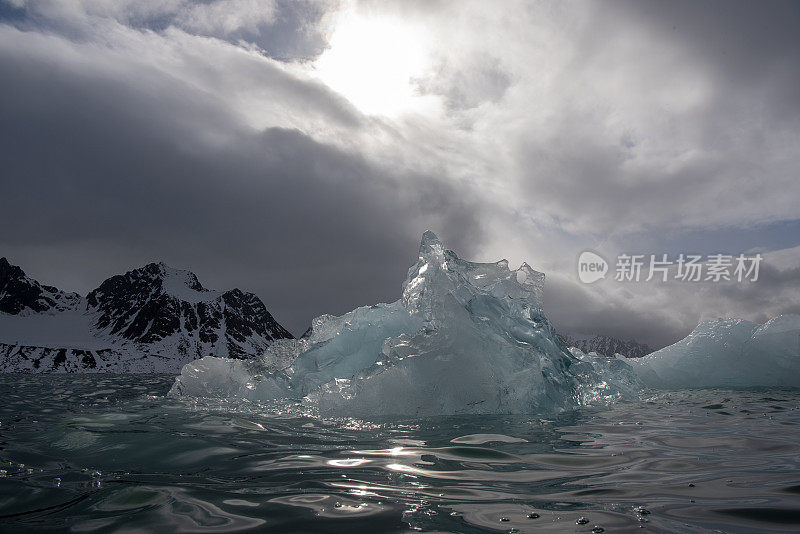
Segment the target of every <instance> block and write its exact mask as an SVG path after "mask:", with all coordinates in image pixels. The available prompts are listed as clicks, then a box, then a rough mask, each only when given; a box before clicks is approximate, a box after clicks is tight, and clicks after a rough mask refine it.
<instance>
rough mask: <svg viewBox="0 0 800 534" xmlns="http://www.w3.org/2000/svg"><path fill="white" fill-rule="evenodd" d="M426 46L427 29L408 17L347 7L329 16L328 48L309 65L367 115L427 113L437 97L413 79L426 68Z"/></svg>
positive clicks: (428, 66)
mask: <svg viewBox="0 0 800 534" xmlns="http://www.w3.org/2000/svg"><path fill="white" fill-rule="evenodd" d="M430 47H431V36H430V34H429V33H428V32H427V31H425V29H424V28H421V27H419V26H415V25H414V24H413V23H410V22H409V21H407V20H401V19H399V18H390V17H386V16H374V15H368V14H361V13H358V12H357V11H355V10H354V9H347V10H344V11H342V12H340V13H338V14H337V15H336V16H335V18H334V19H333V21H332V26H331V34H330V37H329V47H328V49H327V50H325V52H323V53H322V55H320V57H319V58H317V60H316V61H315V62H314V64H313V66H312V68H313V73H314V74H315V75H316V76H317V77H318V78H319V79H320V80H322V81H323V82H324V83H325V84H326V85H327V86H328V87H330V88H331V89H333V90H334V91H336V92H338V93H340V94H341V95H342V96H344V97H345V98H347V99H348V100H349V101H350V102H351V103H352V104H353V105H355V106H356V107H357V108H358V109H359V110H361V111H362V112H364V113H366V114H369V115H384V116H389V117H395V116H398V115H401V114H404V113H410V112H417V113H431V112H434V111H435V109H436V106H437V104H438V99H437V98H436V97H434V96H430V95H422V94H420V92H419V90H418V88H417V86H416V83H415V80H418V79H420V78H422V77H424V76H426V75H428V74H429V73H430V69H431V48H430Z"/></svg>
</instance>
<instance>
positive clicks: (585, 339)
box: [559, 333, 652, 358]
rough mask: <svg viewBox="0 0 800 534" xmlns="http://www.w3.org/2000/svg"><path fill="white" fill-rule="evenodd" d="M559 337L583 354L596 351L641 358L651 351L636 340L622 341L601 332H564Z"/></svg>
mask: <svg viewBox="0 0 800 534" xmlns="http://www.w3.org/2000/svg"><path fill="white" fill-rule="evenodd" d="M559 337H560V338H561V340H562V341H563V342H564V343H565V344H566V345H567V346H568V347H576V348H578V349H580V350H581V352H583V353H584V354H589V353H590V352H596V353H597V354H598V355H600V356H607V357H609V358H611V357H613V356H614V355H615V354H622V355H623V356H625V357H626V358H641V357H642V356H646V355H648V354H650V353H651V352H652V349H650V347H648V346H647V345H645V344H643V343H638V342H636V341H623V340H621V339H617V338H615V337H611V336H605V335H601V334H590V335H584V334H565V333H560V334H559Z"/></svg>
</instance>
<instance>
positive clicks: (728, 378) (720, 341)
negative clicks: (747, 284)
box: [630, 315, 800, 388]
mask: <svg viewBox="0 0 800 534" xmlns="http://www.w3.org/2000/svg"><path fill="white" fill-rule="evenodd" d="M630 363H631V365H632V367H633V368H634V370H635V371H636V373H637V374H638V375H639V377H640V379H641V380H642V382H644V383H645V384H647V385H649V386H654V387H669V388H703V387H758V386H795V387H797V386H800V315H781V316H779V317H775V318H773V319H770V320H769V321H767V322H766V323H765V324H763V325H758V324H757V323H752V322H750V321H744V320H742V319H716V320H713V321H706V322H703V323H700V324H699V325H698V326H697V328H695V329H694V331H693V332H692V333H691V334H689V335H688V336H686V337H685V338H684V339H682V340H681V341H678V342H677V343H675V344H674V345H670V346H669V347H666V348H663V349H661V350H659V351H656V352H654V353H652V354H649V355H647V356H645V357H644V358H638V359H635V360H630Z"/></svg>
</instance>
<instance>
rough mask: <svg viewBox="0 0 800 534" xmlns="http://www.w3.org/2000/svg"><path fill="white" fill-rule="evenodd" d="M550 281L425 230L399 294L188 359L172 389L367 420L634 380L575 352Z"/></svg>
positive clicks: (494, 407)
mask: <svg viewBox="0 0 800 534" xmlns="http://www.w3.org/2000/svg"><path fill="white" fill-rule="evenodd" d="M543 284H544V275H543V274H542V273H539V272H537V271H534V270H533V269H532V268H531V267H529V266H528V265H527V264H522V266H521V267H520V268H519V269H517V270H511V269H509V266H508V262H507V261H505V260H502V261H499V262H497V263H473V262H469V261H465V260H462V259H460V258H459V257H458V256H456V254H455V253H453V252H452V251H450V250H446V249H445V248H444V246H443V245H442V243H441V242H440V241H439V239H438V238H437V237H436V235H434V234H433V233H432V232H426V233H425V234H424V235H423V238H422V243H421V245H420V250H419V260H418V261H417V263H416V264H415V265H413V266H412V267H411V268H410V269H409V271H408V276H407V278H406V280H405V282H403V292H402V297H401V298H400V299H399V300H397V301H396V302H393V303H390V304H377V305H374V306H365V307H362V308H357V309H355V310H353V311H351V312H349V313H347V314H345V315H342V316H340V317H334V316H328V315H326V316H322V317H318V318H316V319H315V320H314V322H313V324H312V328H311V330H310V332H309V333H308V334H307V335H306V336H304V337H303V338H301V339H299V340H280V341H278V342H276V343H274V344H273V345H271V346H270V347H269V349H268V350H267V351H266V352H265V353H264V354H263V356H262V357H261V358H260V359H258V360H251V361H245V360H230V359H223V358H212V357H207V358H203V359H201V360H197V361H195V362H192V363H190V364H187V365H186V366H185V367H184V368H183V370H182V372H181V375H180V376H179V377H178V378H177V380H176V382H175V385H174V386H173V388H172V393H173V394H175V395H189V396H222V397H234V398H237V397H238V398H243V399H249V400H253V401H268V400H273V399H287V398H288V399H302V400H303V401H304V402H306V403H311V404H313V405H314V406H316V407H318V408H319V410H320V412H321V413H323V414H328V415H348V416H356V417H370V416H380V415H411V416H419V415H439V414H458V413H543V412H552V411H560V410H564V409H567V408H570V407H573V406H576V405H579V404H584V403H588V402H593V401H596V400H608V399H611V398H613V397H615V396H618V395H620V394H622V393H624V392H625V391H626V390H628V389H631V388H632V387H634V382H635V379H634V378H632V374H626V369H627V367H626V366H625V365H624V363H622V362H620V363H602V362H599V361H593V359H592V358H588V357H576V356H575V355H573V354H572V353H571V352H570V351H568V350H567V348H566V346H564V344H563V343H562V342H561V341H560V340H559V338H558V337H557V336H556V334H555V332H554V330H553V327H552V326H551V324H550V322H549V321H548V320H547V318H546V317H545V315H544V313H543V311H542V302H541V298H542V288H543ZM612 367H613V368H612ZM617 367H626V369H621V368H620V369H617ZM627 372H628V373H630V370H629V369H627Z"/></svg>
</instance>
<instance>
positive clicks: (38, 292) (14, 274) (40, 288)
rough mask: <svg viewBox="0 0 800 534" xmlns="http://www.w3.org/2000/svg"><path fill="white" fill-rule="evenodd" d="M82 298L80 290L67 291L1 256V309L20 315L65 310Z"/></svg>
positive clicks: (0, 310) (1, 310)
mask: <svg viewBox="0 0 800 534" xmlns="http://www.w3.org/2000/svg"><path fill="white" fill-rule="evenodd" d="M78 301H80V296H79V295H78V294H76V293H64V292H63V291H59V290H58V289H57V288H55V287H52V286H44V285H41V284H40V283H39V282H37V281H36V280H33V279H31V278H28V277H27V276H25V273H24V272H23V271H22V269H20V268H19V267H17V266H16V265H11V264H10V263H8V260H7V259H5V258H0V312H4V313H8V314H11V315H18V314H20V313H25V312H34V313H41V312H47V311H62V310H65V309H68V308H70V307H72V306H75V305H76V304H77V303H78Z"/></svg>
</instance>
